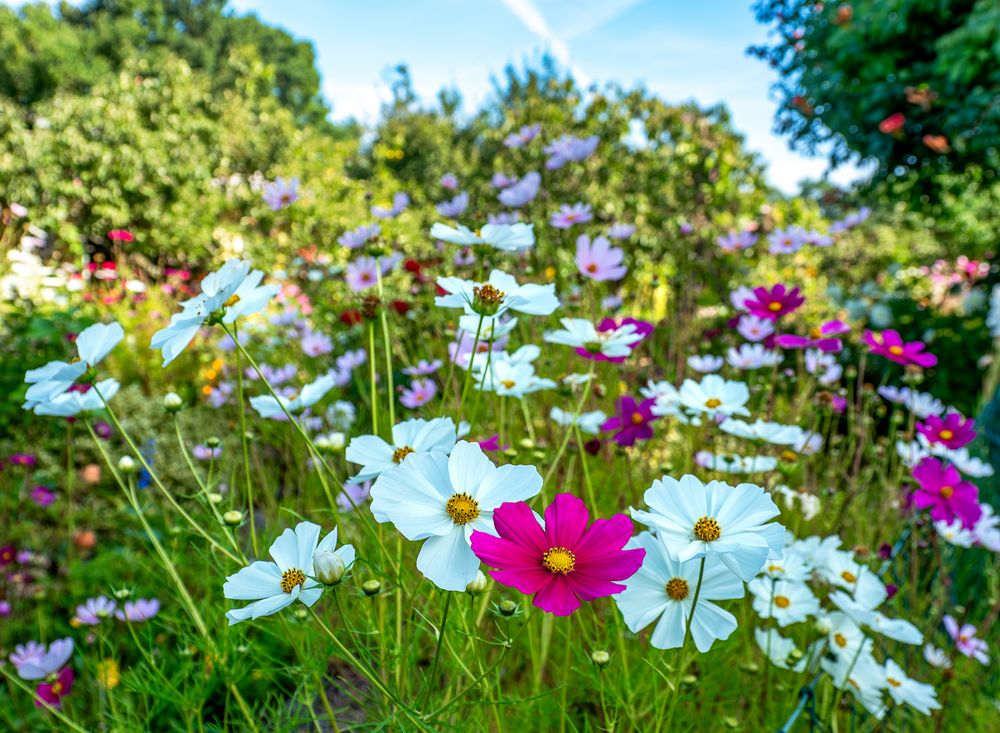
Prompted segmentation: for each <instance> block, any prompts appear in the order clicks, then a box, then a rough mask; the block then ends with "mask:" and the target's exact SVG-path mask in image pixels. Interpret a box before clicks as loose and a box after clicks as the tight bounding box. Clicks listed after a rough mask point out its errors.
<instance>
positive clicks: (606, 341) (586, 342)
mask: <svg viewBox="0 0 1000 733" xmlns="http://www.w3.org/2000/svg"><path fill="white" fill-rule="evenodd" d="M559 322H560V323H561V324H562V325H563V327H562V329H560V330H558V331H546V332H545V340H546V341H548V342H549V343H550V344H562V345H563V346H571V347H573V348H577V349H586V350H587V351H589V352H590V353H592V354H603V355H604V356H610V357H618V356H628V355H629V354H631V353H632V345H633V344H636V343H638V342H639V341H642V339H643V336H642V334H641V333H636V330H635V325H634V324H632V323H626V324H625V325H623V326H619V327H618V328H616V329H614V330H613V331H598V330H597V327H596V326H595V325H594V324H593V323H591V322H590V321H588V320H587V319H585V318H561V319H560V320H559Z"/></svg>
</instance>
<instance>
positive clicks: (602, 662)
mask: <svg viewBox="0 0 1000 733" xmlns="http://www.w3.org/2000/svg"><path fill="white" fill-rule="evenodd" d="M590 661H591V662H593V663H594V666H595V667H599V668H600V667H607V666H608V663H609V662H610V661H611V655H610V654H608V653H607V652H606V651H604V650H603V649H598V650H597V651H596V652H594V653H592V654H591V655H590Z"/></svg>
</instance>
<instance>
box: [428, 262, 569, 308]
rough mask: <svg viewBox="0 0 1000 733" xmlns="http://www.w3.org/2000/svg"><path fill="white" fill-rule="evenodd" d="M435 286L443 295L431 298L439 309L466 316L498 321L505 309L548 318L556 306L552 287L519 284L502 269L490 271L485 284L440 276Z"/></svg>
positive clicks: (553, 286) (557, 300)
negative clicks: (459, 309) (454, 309)
mask: <svg viewBox="0 0 1000 733" xmlns="http://www.w3.org/2000/svg"><path fill="white" fill-rule="evenodd" d="M437 284H438V287H439V288H441V290H443V291H444V292H445V293H446V294H445V295H440V296H438V297H436V298H435V299H434V303H435V304H436V305H437V306H438V307H440V308H464V309H465V310H466V312H467V313H475V314H477V315H483V316H491V317H493V318H499V317H500V316H501V315H502V314H504V313H506V312H507V311H508V310H513V311H517V312H518V313H526V314H529V315H536V316H547V315H549V314H550V313H552V312H553V311H554V310H555V309H556V308H558V307H559V299H558V298H557V297H556V294H555V285H552V284H549V285H537V284H535V283H525V284H524V285H519V284H518V282H517V280H515V279H514V277H513V276H511V275H508V274H507V273H505V272H502V271H501V270H493V271H492V272H491V273H490V276H489V279H488V280H487V281H486V282H484V283H477V282H474V281H470V280H462V279H461V278H457V277H439V278H438V280H437Z"/></svg>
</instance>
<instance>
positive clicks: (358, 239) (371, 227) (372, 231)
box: [337, 224, 382, 249]
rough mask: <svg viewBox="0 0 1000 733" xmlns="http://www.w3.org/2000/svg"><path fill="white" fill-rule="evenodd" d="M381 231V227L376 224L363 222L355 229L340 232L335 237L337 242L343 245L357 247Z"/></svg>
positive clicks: (351, 247)
mask: <svg viewBox="0 0 1000 733" xmlns="http://www.w3.org/2000/svg"><path fill="white" fill-rule="evenodd" d="M381 233H382V227H380V226H379V225H378V224H363V225H361V226H359V227H358V228H357V229H352V230H351V231H349V232H344V233H343V234H341V235H340V236H339V237H338V238H337V242H339V243H340V244H342V245H344V246H345V247H347V248H348V249H357V248H358V247H360V246H362V245H364V244H367V243H368V242H370V241H371V240H372V239H374V238H375V237H377V236H378V235H379V234H381Z"/></svg>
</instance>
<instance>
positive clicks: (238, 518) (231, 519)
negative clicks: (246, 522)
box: [222, 509, 243, 527]
mask: <svg viewBox="0 0 1000 733" xmlns="http://www.w3.org/2000/svg"><path fill="white" fill-rule="evenodd" d="M222 521H223V522H225V523H226V524H228V525H229V526H230V527H235V526H236V525H238V524H240V523H241V522H242V521H243V512H241V511H237V510H236V509H230V510H229V511H228V512H226V513H225V514H223V515H222Z"/></svg>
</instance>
